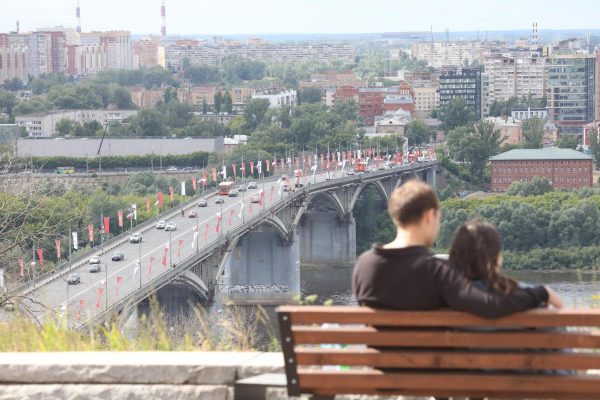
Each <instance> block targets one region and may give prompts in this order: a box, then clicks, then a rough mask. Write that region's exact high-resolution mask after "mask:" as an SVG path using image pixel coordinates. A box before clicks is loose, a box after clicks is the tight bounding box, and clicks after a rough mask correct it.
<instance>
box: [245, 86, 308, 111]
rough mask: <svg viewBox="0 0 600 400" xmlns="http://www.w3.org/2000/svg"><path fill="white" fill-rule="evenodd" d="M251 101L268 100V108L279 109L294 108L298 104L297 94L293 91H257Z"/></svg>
mask: <svg viewBox="0 0 600 400" xmlns="http://www.w3.org/2000/svg"><path fill="white" fill-rule="evenodd" d="M252 99H267V100H269V108H279V107H281V106H283V105H289V106H295V105H296V104H298V98H297V93H296V91H295V90H291V89H289V90H283V91H279V90H265V91H257V92H256V93H254V94H253V95H252Z"/></svg>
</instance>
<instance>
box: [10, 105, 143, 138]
mask: <svg viewBox="0 0 600 400" xmlns="http://www.w3.org/2000/svg"><path fill="white" fill-rule="evenodd" d="M136 114H137V110H62V111H54V112H49V113H37V114H29V115H22V116H20V117H16V118H15V124H16V125H18V126H22V127H25V130H26V131H27V133H28V134H29V136H30V137H49V136H54V135H56V134H57V132H56V123H57V122H58V121H60V120H61V119H70V120H72V121H75V122H78V123H81V124H83V123H85V122H90V121H98V122H99V123H100V124H101V125H102V126H105V125H106V124H107V123H109V122H111V121H119V122H120V121H123V120H124V119H125V118H127V117H130V116H132V115H136Z"/></svg>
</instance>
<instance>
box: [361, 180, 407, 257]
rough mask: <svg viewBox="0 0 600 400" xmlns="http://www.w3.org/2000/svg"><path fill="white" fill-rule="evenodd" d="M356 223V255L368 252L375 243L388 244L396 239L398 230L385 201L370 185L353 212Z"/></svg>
mask: <svg viewBox="0 0 600 400" xmlns="http://www.w3.org/2000/svg"><path fill="white" fill-rule="evenodd" d="M352 213H353V215H354V218H355V221H356V253H357V254H360V253H362V252H364V251H366V250H368V249H369V248H370V247H371V245H372V244H373V243H375V242H379V243H388V242H391V241H392V240H393V239H394V238H395V237H396V228H395V227H394V224H393V223H392V221H391V219H390V216H389V215H388V213H387V211H386V203H385V199H383V198H382V196H381V193H380V192H379V191H378V190H377V189H376V188H374V187H373V186H372V185H368V186H367V187H366V188H365V189H364V190H363V192H362V193H361V195H360V196H359V198H358V199H357V200H356V205H355V206H354V210H353V211H352Z"/></svg>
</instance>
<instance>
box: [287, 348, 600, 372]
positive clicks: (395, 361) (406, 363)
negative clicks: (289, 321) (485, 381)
mask: <svg viewBox="0 0 600 400" xmlns="http://www.w3.org/2000/svg"><path fill="white" fill-rule="evenodd" d="M295 352H296V363H297V364H298V365H350V366H372V367H379V368H385V367H387V368H391V367H394V368H412V369H414V368H427V369H436V368H442V369H454V368H458V369H504V370H511V369H514V370H524V369H536V370H553V369H555V370H556V369H563V370H564V369H569V370H587V369H600V354H582V353H548V352H529V353H512V354H509V353H490V352H461V351H451V352H449V351H411V350H407V351H395V350H387V351H386V350H383V351H381V350H377V349H315V348H296V350H295Z"/></svg>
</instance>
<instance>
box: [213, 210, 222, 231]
mask: <svg viewBox="0 0 600 400" xmlns="http://www.w3.org/2000/svg"><path fill="white" fill-rule="evenodd" d="M222 219H223V216H222V215H221V213H217V225H216V226H215V232H217V233H219V232H221V220H222Z"/></svg>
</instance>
